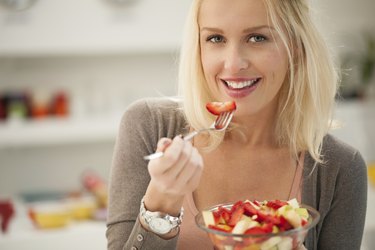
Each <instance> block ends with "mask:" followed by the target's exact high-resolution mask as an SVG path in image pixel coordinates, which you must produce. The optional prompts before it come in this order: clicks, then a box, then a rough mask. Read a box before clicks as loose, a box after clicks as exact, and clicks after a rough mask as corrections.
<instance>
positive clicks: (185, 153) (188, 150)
mask: <svg viewBox="0 0 375 250" xmlns="http://www.w3.org/2000/svg"><path fill="white" fill-rule="evenodd" d="M192 152H193V146H192V144H191V142H187V141H184V146H183V149H182V151H181V153H180V155H179V157H178V159H177V161H176V163H175V166H174V167H173V168H170V169H169V170H168V171H167V172H166V174H169V175H171V177H172V178H177V176H178V175H179V174H180V173H181V171H183V169H184V168H185V167H186V164H188V163H189V161H190V158H191V155H192Z"/></svg>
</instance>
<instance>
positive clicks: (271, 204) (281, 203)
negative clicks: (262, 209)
mask: <svg viewBox="0 0 375 250" xmlns="http://www.w3.org/2000/svg"><path fill="white" fill-rule="evenodd" d="M285 205H288V203H287V202H285V201H281V200H274V201H268V202H267V204H266V206H267V207H270V208H273V209H275V210H277V209H279V208H280V207H283V206H285Z"/></svg>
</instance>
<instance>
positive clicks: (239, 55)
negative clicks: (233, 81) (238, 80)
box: [224, 46, 249, 73]
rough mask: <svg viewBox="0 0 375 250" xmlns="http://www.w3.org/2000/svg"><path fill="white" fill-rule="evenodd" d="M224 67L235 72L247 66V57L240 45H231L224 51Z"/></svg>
mask: <svg viewBox="0 0 375 250" xmlns="http://www.w3.org/2000/svg"><path fill="white" fill-rule="evenodd" d="M224 60H225V61H224V68H225V69H226V70H228V71H230V72H231V73H237V72H239V71H241V70H244V69H247V68H248V67H249V59H248V58H247V57H246V53H244V52H243V51H242V50H241V48H240V47H238V46H231V47H228V48H227V53H225V59H224Z"/></svg>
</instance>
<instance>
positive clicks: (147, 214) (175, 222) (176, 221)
mask: <svg viewBox="0 0 375 250" xmlns="http://www.w3.org/2000/svg"><path fill="white" fill-rule="evenodd" d="M139 212H140V215H141V216H142V217H143V219H144V220H145V222H146V223H147V224H149V223H150V221H151V220H152V219H153V218H162V219H164V220H166V221H168V222H169V223H170V225H171V230H172V229H174V228H176V227H178V226H179V225H180V224H181V222H182V218H183V216H184V208H183V207H181V210H180V214H179V216H177V217H176V216H172V215H169V214H166V213H162V212H158V211H155V212H151V211H148V210H147V209H146V207H145V203H144V197H143V198H142V200H141V206H140V211H139Z"/></svg>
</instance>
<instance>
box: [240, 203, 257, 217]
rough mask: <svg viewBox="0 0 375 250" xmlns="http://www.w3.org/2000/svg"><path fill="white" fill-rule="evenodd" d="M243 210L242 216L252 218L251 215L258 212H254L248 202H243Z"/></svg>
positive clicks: (253, 208)
mask: <svg viewBox="0 0 375 250" xmlns="http://www.w3.org/2000/svg"><path fill="white" fill-rule="evenodd" d="M243 208H244V214H245V215H247V216H249V217H252V216H253V215H256V214H257V213H258V210H256V209H255V207H253V205H251V204H250V203H249V202H245V203H244V204H243Z"/></svg>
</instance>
